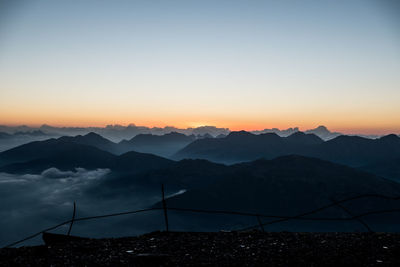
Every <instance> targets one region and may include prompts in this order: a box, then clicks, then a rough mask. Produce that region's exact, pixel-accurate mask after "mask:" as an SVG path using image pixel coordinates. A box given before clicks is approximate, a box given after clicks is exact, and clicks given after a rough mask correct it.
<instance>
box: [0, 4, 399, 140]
mask: <svg viewBox="0 0 400 267" xmlns="http://www.w3.org/2000/svg"><path fill="white" fill-rule="evenodd" d="M44 123H46V124H51V125H55V126H61V125H66V126H103V125H107V124H124V125H125V124H129V123H135V124H138V125H146V126H166V125H173V126H177V127H194V126H200V125H215V126H219V127H229V128H231V129H233V130H239V129H245V130H254V129H264V128H271V127H278V128H288V127H294V126H299V127H300V128H301V129H307V128H313V127H316V126H318V125H320V124H323V125H326V126H328V127H329V128H330V129H332V130H337V131H342V132H346V133H355V132H357V133H378V134H379V133H389V132H395V133H400V1H395V0H394V1H389V0H332V1H327V0H315V1H309V0H304V1H295V0H293V1H287V0H283V1H278V0H275V1H251V0H247V1H245V0H243V1H217V0H213V1H205V0H198V1H190V0H184V1H167V0H166V1H161V0H160V1H152V0H143V1H111V0H110V1H101V0H93V1H89V0H83V1H71V0H68V1H67V0H65V1H52V0H47V1H35V0H32V1H15V0H10V1H7V0H5V1H4V0H0V124H7V125H18V124H27V125H40V124H44Z"/></svg>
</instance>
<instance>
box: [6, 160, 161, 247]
mask: <svg viewBox="0 0 400 267" xmlns="http://www.w3.org/2000/svg"><path fill="white" fill-rule="evenodd" d="M110 174H111V172H110V170H109V169H96V170H85V169H82V168H77V169H76V170H75V171H61V170H58V169H57V168H49V169H47V170H45V171H43V172H42V173H41V174H39V175H36V174H23V175H16V174H9V173H0V203H1V204H0V216H1V218H2V219H1V220H0V229H2V231H1V232H2V233H1V235H0V247H1V246H4V245H6V244H8V243H11V242H13V241H16V240H18V239H21V238H23V237H25V236H28V235H30V234H32V233H35V232H37V231H40V230H42V229H45V228H47V227H51V226H53V225H56V224H58V223H60V222H62V221H66V220H68V219H70V217H71V214H72V207H73V202H74V201H76V203H77V216H78V217H83V216H91V215H98V214H105V213H112V212H119V211H124V210H134V209H137V208H141V207H143V206H149V205H152V204H153V203H155V202H156V201H158V200H159V196H157V195H154V194H153V195H151V194H148V192H143V190H141V189H140V188H137V189H134V190H133V191H132V195H130V196H126V195H122V194H119V192H118V191H115V192H113V194H112V195H111V196H109V195H108V196H107V197H102V196H101V195H99V194H92V193H90V192H93V191H95V192H96V191H97V190H98V191H101V190H99V189H100V188H101V186H102V182H103V181H104V179H108V178H109V176H110ZM129 218H130V219H132V217H128V219H129ZM126 220H127V217H125V218H115V219H114V218H112V219H108V220H102V221H100V220H99V221H96V222H82V223H77V224H74V229H73V234H76V235H84V236H85V235H86V236H93V237H95V236H97V237H100V236H118V235H129V234H136V233H137V231H139V232H140V231H141V230H140V229H139V228H140V227H139V228H132V223H131V222H129V220H128V221H126ZM141 220H144V217H143V218H141ZM138 223H139V224H140V222H138ZM114 224H116V225H118V227H113V225H114ZM143 225H144V224H143ZM94 226H95V227H94ZM67 227H68V226H64V227H61V228H60V229H58V230H57V231H59V232H60V233H65V232H66V229H67ZM131 228H132V229H131ZM126 229H128V230H126ZM110 230H113V231H110ZM131 230H132V231H131ZM57 231H56V232H57ZM135 231H136V232H135ZM38 243H41V240H40V237H39V238H36V239H35V240H31V241H29V242H27V243H24V244H23V245H29V244H38Z"/></svg>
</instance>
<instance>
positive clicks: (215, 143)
mask: <svg viewBox="0 0 400 267" xmlns="http://www.w3.org/2000/svg"><path fill="white" fill-rule="evenodd" d="M321 143H323V141H322V139H320V138H319V137H317V136H315V135H313V134H304V133H301V132H297V133H294V134H293V135H290V136H288V137H279V136H278V135H277V134H275V133H265V134H259V135H255V134H252V133H249V132H245V131H240V132H231V133H230V134H229V135H228V136H226V137H225V138H216V139H203V140H196V141H194V142H193V143H191V144H189V145H188V146H186V147H185V148H184V149H182V150H180V151H179V152H178V153H176V154H175V155H174V157H173V158H175V159H183V158H199V159H207V160H211V161H215V162H221V163H236V162H242V161H251V160H255V159H258V158H267V159H272V158H275V157H277V156H282V155H288V154H294V153H297V152H298V151H302V149H303V148H304V149H305V148H306V147H309V146H313V145H318V144H321Z"/></svg>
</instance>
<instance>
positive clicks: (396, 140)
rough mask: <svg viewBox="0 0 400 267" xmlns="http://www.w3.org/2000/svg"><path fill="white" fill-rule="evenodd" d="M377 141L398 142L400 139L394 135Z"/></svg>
mask: <svg viewBox="0 0 400 267" xmlns="http://www.w3.org/2000/svg"><path fill="white" fill-rule="evenodd" d="M379 140H382V141H394V142H398V141H399V140H400V137H398V136H397V135H395V134H388V135H385V136H382V137H381V138H379Z"/></svg>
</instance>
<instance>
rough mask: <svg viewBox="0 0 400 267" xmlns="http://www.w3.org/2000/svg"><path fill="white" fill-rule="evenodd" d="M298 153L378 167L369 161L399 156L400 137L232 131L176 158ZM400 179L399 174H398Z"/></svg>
mask: <svg viewBox="0 0 400 267" xmlns="http://www.w3.org/2000/svg"><path fill="white" fill-rule="evenodd" d="M290 154H297V155H303V156H310V157H315V158H320V159H324V160H329V161H332V162H336V163H341V164H345V165H348V166H352V167H357V168H367V167H368V166H370V167H371V168H369V169H370V170H378V169H379V167H378V166H375V167H372V166H371V165H370V164H372V165H373V164H375V163H376V164H378V165H380V164H382V162H384V161H388V160H394V159H398V158H400V137H399V136H397V135H394V134H391V135H387V136H384V137H381V138H378V139H368V138H364V137H359V136H345V135H340V136H338V137H336V138H333V139H331V140H329V141H323V140H322V139H321V138H319V137H318V136H316V135H315V134H306V133H302V132H296V133H294V134H292V135H290V136H288V137H279V136H278V135H277V134H275V133H266V134H259V135H255V134H252V133H249V132H243V131H241V132H232V133H230V134H229V135H228V136H227V137H225V138H218V139H205V140H196V141H194V142H192V143H191V144H189V145H188V146H186V147H185V148H183V149H182V150H180V151H179V152H178V153H176V154H175V156H174V157H173V158H174V159H176V160H179V159H183V158H193V159H206V160H210V161H214V162H219V163H227V164H232V163H239V162H244V161H252V160H256V159H259V158H265V159H273V158H276V157H279V156H284V155H290ZM398 178H399V180H400V177H398Z"/></svg>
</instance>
